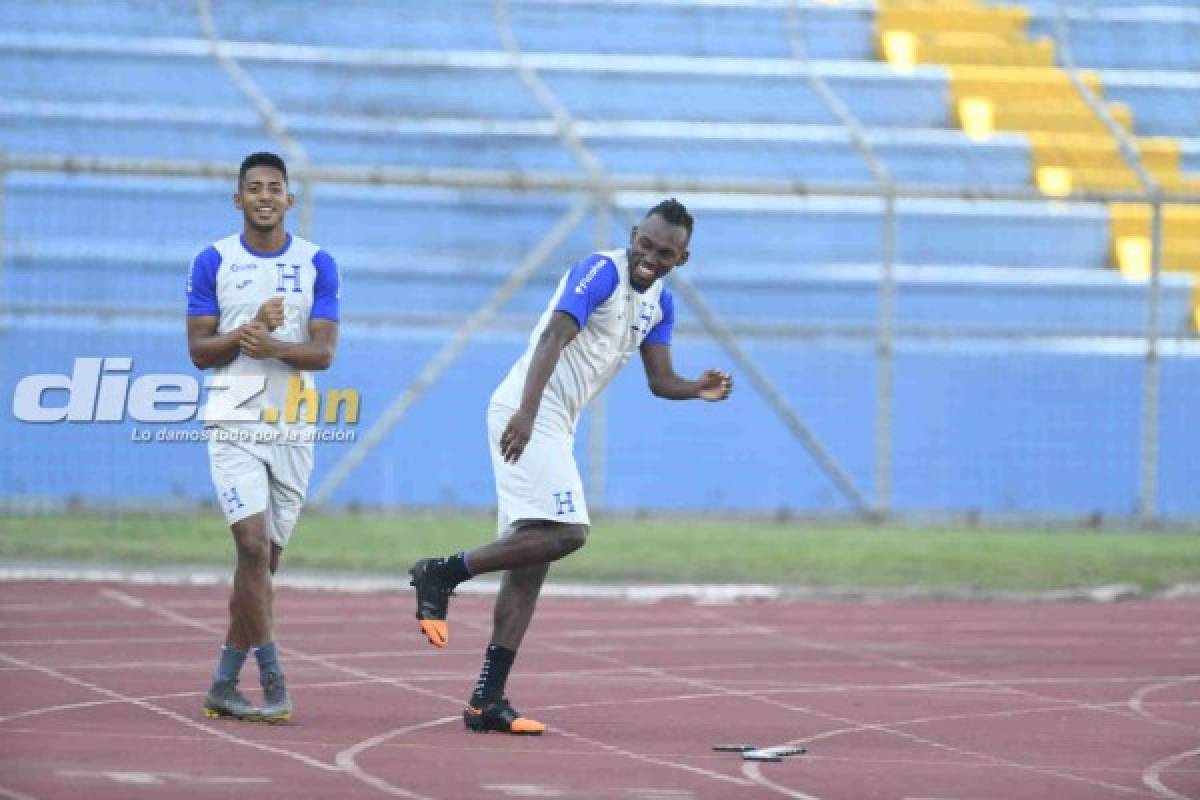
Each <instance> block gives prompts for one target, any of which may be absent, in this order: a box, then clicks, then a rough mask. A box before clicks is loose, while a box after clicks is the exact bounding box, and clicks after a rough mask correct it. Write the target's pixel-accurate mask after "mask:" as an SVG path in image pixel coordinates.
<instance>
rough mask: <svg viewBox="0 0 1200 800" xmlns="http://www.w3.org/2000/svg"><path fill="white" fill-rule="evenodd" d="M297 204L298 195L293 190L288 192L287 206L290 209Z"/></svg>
mask: <svg viewBox="0 0 1200 800" xmlns="http://www.w3.org/2000/svg"><path fill="white" fill-rule="evenodd" d="M295 204H296V195H294V194H292V193H291V192H288V193H287V207H288V208H289V209H290V208H291V207H292V206H294V205H295Z"/></svg>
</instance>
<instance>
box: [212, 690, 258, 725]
mask: <svg viewBox="0 0 1200 800" xmlns="http://www.w3.org/2000/svg"><path fill="white" fill-rule="evenodd" d="M204 716H206V717H208V718H209V719H222V718H226V719H228V718H232V719H241V720H245V721H247V722H261V721H262V720H263V713H262V709H261V708H259V707H258V706H256V705H254V704H253V703H251V702H250V701H249V700H247V699H246V698H245V696H244V695H243V694H242V693H241V692H239V691H238V688H237V681H213V685H212V687H211V688H209V690H208V694H206V695H205V696H204Z"/></svg>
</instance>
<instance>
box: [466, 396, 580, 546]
mask: <svg viewBox="0 0 1200 800" xmlns="http://www.w3.org/2000/svg"><path fill="white" fill-rule="evenodd" d="M512 415H513V410H512V409H510V408H505V407H503V406H498V405H489V406H488V411H487V426H488V452H489V453H490V454H491V456H492V472H493V474H495V476H496V534H497V535H498V536H506V535H508V534H509V533H511V532H512V530H513V525H514V523H516V522H518V521H520V520H541V519H544V520H551V521H553V522H567V523H571V524H575V525H589V524H590V520H589V519H588V512H587V502H586V500H585V499H584V496H583V481H582V480H580V479H579V468H578V467H576V466H575V456H574V454H573V453H572V452H571V451H572V448H573V447H574V445H575V437H573V436H572V435H570V434H569V433H566V432H564V431H560V430H556V429H554V428H553V427H552V426H539V425H537V424H536V423H535V424H534V427H533V436H531V437H530V439H529V444H527V445H525V452H523V453H522V454H521V457H520V458H519V459H517V463H515V464H509V463H507V462H506V461H505V460H504V456H502V455H501V454H500V436H501V434H503V433H504V429H505V428H506V427H508V421H509V420H510V419H511V418H512Z"/></svg>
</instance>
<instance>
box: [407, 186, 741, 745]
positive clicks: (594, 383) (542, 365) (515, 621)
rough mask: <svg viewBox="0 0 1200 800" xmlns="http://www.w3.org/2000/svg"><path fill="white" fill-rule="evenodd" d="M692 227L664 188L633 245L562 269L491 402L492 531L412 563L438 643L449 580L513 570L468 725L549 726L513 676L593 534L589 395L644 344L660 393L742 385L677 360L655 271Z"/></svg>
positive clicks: (683, 252) (534, 729)
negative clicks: (561, 566) (578, 458)
mask: <svg viewBox="0 0 1200 800" xmlns="http://www.w3.org/2000/svg"><path fill="white" fill-rule="evenodd" d="M691 236H692V216H691V214H689V213H688V211H687V209H686V208H684V206H683V204H681V203H679V202H678V201H676V200H675V199H674V198H672V199H670V200H665V201H663V202H662V203H659V204H658V205H657V206H655V207H654V208H652V209H651V210H650V211H649V213H648V214H646V216H645V218H644V219H643V220H642V221H641V223H640V224H639V225H637V226H635V227H634V228H633V231H632V233H631V235H630V238H629V247H628V248H627V249H623V250H613V251H610V252H600V253H593V254H592V255H590V256H588V257H587V258H585V259H584V260H583V261H580V262H579V263H577V264H576V265H575V266H574V267H572V268H571V270H570V271H569V272H568V273H567V274H566V275H565V276H564V277H563V278H562V280H561V281H560V282H559V284H558V288H557V289H556V290H555V292H554V297H553V298H552V299H551V301H550V304H549V307H548V308H547V309H546V311H545V313H543V314H542V316H541V319H540V320H539V321H538V324H537V326H536V327H535V328H534V331H533V334H532V335H531V336H530V339H529V346H528V348H527V349H526V350H525V353H524V354H523V355H522V356H521V357H520V359H518V360H517V363H516V364H515V365H514V366H513V368H512V369H511V370H510V371H509V373H508V376H507V377H506V378H505V379H504V381H503V382H502V383H501V384H500V386H499V387H498V388H497V389H496V391H495V392H494V393H493V394H492V398H491V403H490V405H489V406H488V413H487V422H488V439H489V444H490V447H489V448H488V449H489V451H490V452H491V456H492V468H493V470H494V472H495V478H496V495H497V501H498V508H497V532H498V537H497V539H496V541H494V542H491V543H489V544H485V545H483V546H481V547H477V548H475V549H474V550H470V551H467V552H462V553H459V554H457V555H452V556H448V557H446V558H427V559H421V560H420V561H418V562H417V563H416V564H414V565H413V566H412V568H411V569H410V570H409V574H410V575H411V576H412V585H413V587H415V589H416V596H417V620H418V624H419V625H420V628H421V630H422V631H423V632H424V634H425V636H426V637H427V638H428V639H429V642H430V643H431V644H433V645H434V646H435V647H445V646H446V643H447V641H448V628H447V623H446V612H447V609H448V606H449V598H450V592H451V590H452V589H454V587H455V586H456V585H457V584H459V583H461V582H462V581H465V580H467V579H469V578H471V577H474V576H475V575H481V574H483V573H486V572H495V571H498V570H504V576H503V578H502V580H501V583H500V592H499V594H498V595H497V597H496V605H495V610H494V612H493V627H492V637H491V643H490V645H489V646H488V648H487V651H486V653H485V655H484V659H483V668H482V670H481V671H480V673H479V680H478V682H477V683H476V685H475V690H474V692H473V693H472V694H471V698H470V700H469V701H468V703H467V707H466V709H464V711H463V722H464V723H465V724H466V726H467V728H468V729H469V730H473V731H503V732H506V733H514V734H540V733H542V732H543V731H545V729H546V728H545V725H543V724H542V723H540V722H538V721H536V720H532V719H528V718H526V717H522V716H521V715H520V714H519V713H517V711H515V710H514V709H513V707H512V705H511V704H510V703H509V701H508V699H507V698H506V697H505V693H504V686H505V683H506V681H507V680H508V673H509V669H510V668H511V667H512V663H513V660H514V658H515V657H516V653H517V649H518V648H519V647H520V646H521V640H522V638H523V637H524V635H525V631H526V629H527V628H528V627H529V622H530V620H531V619H532V618H533V612H534V608H535V606H536V605H537V599H538V593H539V592H540V591H541V588H542V581H543V580H544V579H545V577H546V572H547V570H548V569H549V565H550V562H552V561H556V560H558V559H560V558H562V557H564V556H566V555H568V554H570V553H572V552H574V551H576V550H578V549H579V548H580V547H583V544H584V542H585V541H586V540H587V536H588V530H589V524H590V522H589V519H588V512H587V504H586V503H585V501H584V496H583V483H582V481H581V480H580V478H579V470H578V468H577V467H576V466H575V459H574V457H573V455H572V452H571V451H572V446H573V444H574V440H575V425H576V422H577V420H578V418H579V413H580V411H581V410H582V409H583V407H584V405H586V404H587V402H588V401H589V400H591V399H592V398H593V397H595V396H596V394H598V393H599V392H600V391H601V390H602V389H603V388H604V387H605V386H606V385H607V384H608V382H609V381H610V380H612V378H613V376H614V375H616V374H617V372H618V371H619V370H620V369H621V367H623V366H624V365H625V364H626V363H627V362H628V361H629V359H630V358H631V357H632V355H633V352H634V351H635V350H637V351H639V352H640V353H641V356H642V364H643V366H644V367H645V370H646V379H647V382H648V383H649V386H650V391H651V392H652V393H653V394H655V395H656V396H658V397H663V398H667V399H670V400H686V399H690V398H700V399H703V400H708V401H718V400H724V399H725V398H726V397H728V396H729V393H730V391H732V389H733V380H732V378H730V376H729V375H728V374H726V373H724V372H718V371H717V370H711V369H710V370H707V371H706V372H704V373H703V374H702V375H701V376H700V377H699V378H697V379H696V380H685V379H684V378H681V377H680V376H678V375H677V374H675V369H674V367H673V366H672V364H671V329H672V326H673V325H674V321H675V310H674V301H673V300H672V297H671V292H670V291H669V290H668V289H667V288H665V287H664V286H663V284H662V283H661V281H660V278H663V277H665V276H666V275H667V273H669V272H670V271H671V270H672V269H674V268H675V267H678V266H680V265H681V264H683V263H684V262H686V261H687V259H688V243H689V242H690V240H691Z"/></svg>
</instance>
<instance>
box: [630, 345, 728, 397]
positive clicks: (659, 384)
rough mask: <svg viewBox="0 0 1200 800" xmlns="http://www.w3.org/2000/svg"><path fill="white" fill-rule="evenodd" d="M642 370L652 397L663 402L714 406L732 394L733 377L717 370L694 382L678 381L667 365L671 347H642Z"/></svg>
mask: <svg viewBox="0 0 1200 800" xmlns="http://www.w3.org/2000/svg"><path fill="white" fill-rule="evenodd" d="M641 354H642V366H643V367H645V369H646V382H647V383H648V384H649V386H650V392H651V394H653V395H654V396H655V397H662V398H665V399H667V400H692V399H695V398H699V399H701V400H707V401H709V402H710V403H715V402H718V401H720V400H724V399H725V398H726V397H729V393H730V392H732V391H733V377H732V376H731V375H729V373H726V372H721V371H720V370H715V369H709V370H705V371H704V373H703V374H702V375H701V376H700V377H699V378H697V379H696V380H694V381H689V380H687V379H686V378H681V377H680V376H679V375H677V374H676V373H675V367H674V366H673V365H672V363H671V346H670V345H666V344H644V345H642V346H641Z"/></svg>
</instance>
